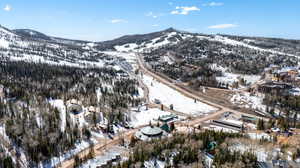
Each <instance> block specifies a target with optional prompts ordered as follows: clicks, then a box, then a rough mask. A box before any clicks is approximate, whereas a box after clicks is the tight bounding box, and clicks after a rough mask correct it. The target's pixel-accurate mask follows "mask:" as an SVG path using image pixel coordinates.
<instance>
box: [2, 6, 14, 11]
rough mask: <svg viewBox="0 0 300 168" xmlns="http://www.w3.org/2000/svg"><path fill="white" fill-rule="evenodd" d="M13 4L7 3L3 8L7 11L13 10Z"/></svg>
mask: <svg viewBox="0 0 300 168" xmlns="http://www.w3.org/2000/svg"><path fill="white" fill-rule="evenodd" d="M11 9H12V8H11V6H10V5H5V7H4V8H3V10H5V11H7V12H9V11H11Z"/></svg>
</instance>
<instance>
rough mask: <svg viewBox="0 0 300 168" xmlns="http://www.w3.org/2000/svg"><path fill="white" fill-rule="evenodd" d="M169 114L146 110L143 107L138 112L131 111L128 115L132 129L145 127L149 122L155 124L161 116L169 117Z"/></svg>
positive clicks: (157, 110) (158, 110)
mask: <svg viewBox="0 0 300 168" xmlns="http://www.w3.org/2000/svg"><path fill="white" fill-rule="evenodd" d="M169 114H170V113H169V112H165V111H161V110H160V109H157V108H154V109H148V110H147V109H146V107H145V106H143V107H141V108H140V112H136V111H132V112H131V113H130V118H131V124H132V126H133V127H138V126H142V125H147V124H149V123H150V122H151V123H152V124H153V123H155V122H156V121H157V120H158V118H159V117H160V116H162V115H169Z"/></svg>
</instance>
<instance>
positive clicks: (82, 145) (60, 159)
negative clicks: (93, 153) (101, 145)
mask: <svg viewBox="0 0 300 168" xmlns="http://www.w3.org/2000/svg"><path fill="white" fill-rule="evenodd" d="M91 143H97V141H96V140H95V139H92V140H91V142H87V141H82V142H78V143H76V144H75V148H74V149H72V150H69V151H68V152H66V153H65V154H63V155H61V156H60V157H53V158H52V159H51V160H50V161H49V162H48V163H44V164H43V165H42V167H41V168H53V167H55V166H56V165H57V164H59V163H60V162H63V161H65V160H67V159H69V158H72V157H73V156H75V155H76V154H77V153H79V152H80V151H82V150H84V149H86V148H88V147H89V146H90V145H91Z"/></svg>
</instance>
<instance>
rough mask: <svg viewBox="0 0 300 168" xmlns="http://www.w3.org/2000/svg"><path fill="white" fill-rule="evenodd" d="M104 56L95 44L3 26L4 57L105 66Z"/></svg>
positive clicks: (0, 46) (0, 29) (1, 51)
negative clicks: (96, 49)
mask: <svg viewBox="0 0 300 168" xmlns="http://www.w3.org/2000/svg"><path fill="white" fill-rule="evenodd" d="M101 56H102V54H101V53H100V52H97V51H95V50H94V49H93V45H92V43H88V42H82V41H76V40H66V39H61V38H54V37H49V36H46V35H44V34H42V33H39V32H36V31H33V30H28V29H19V30H14V31H10V30H8V29H6V28H4V27H0V58H1V60H13V61H28V62H37V63H38V62H42V63H49V64H56V65H70V66H87V65H92V66H103V62H102V60H101V59H100V57H101Z"/></svg>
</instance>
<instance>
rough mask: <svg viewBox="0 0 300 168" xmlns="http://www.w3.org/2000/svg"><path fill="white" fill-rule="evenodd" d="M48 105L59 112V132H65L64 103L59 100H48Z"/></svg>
mask: <svg viewBox="0 0 300 168" xmlns="http://www.w3.org/2000/svg"><path fill="white" fill-rule="evenodd" d="M49 103H50V104H51V105H52V106H53V107H55V108H57V109H58V111H59V112H60V120H61V125H60V130H61V131H62V132H63V131H65V127H66V106H65V104H64V101H63V100H61V99H57V100H50V101H49Z"/></svg>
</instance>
